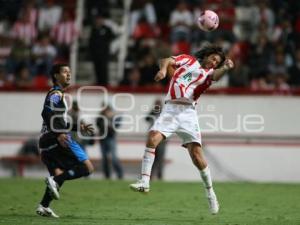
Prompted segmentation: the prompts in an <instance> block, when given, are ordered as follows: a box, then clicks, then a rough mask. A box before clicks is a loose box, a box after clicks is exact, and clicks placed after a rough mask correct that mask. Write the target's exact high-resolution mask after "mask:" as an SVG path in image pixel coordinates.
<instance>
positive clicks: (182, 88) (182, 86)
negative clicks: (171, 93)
mask: <svg viewBox="0 0 300 225" xmlns="http://www.w3.org/2000/svg"><path fill="white" fill-rule="evenodd" d="M179 88H180V96H181V97H184V93H185V91H184V85H183V84H180V85H179Z"/></svg>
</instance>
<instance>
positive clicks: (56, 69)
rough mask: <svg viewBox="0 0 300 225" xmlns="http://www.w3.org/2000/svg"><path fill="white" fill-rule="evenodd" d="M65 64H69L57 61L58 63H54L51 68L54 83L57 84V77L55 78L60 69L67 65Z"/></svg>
mask: <svg viewBox="0 0 300 225" xmlns="http://www.w3.org/2000/svg"><path fill="white" fill-rule="evenodd" d="M65 66H69V65H68V64H66V63H57V64H54V65H53V66H52V69H51V72H50V75H51V79H52V82H53V84H56V78H55V76H54V75H55V74H57V73H59V72H60V69H61V68H62V67H65Z"/></svg>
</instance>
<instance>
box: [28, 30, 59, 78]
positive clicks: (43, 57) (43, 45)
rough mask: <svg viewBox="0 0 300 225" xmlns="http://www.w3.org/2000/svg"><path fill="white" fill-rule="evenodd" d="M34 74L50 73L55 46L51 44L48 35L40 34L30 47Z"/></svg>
mask: <svg viewBox="0 0 300 225" xmlns="http://www.w3.org/2000/svg"><path fill="white" fill-rule="evenodd" d="M32 56H33V59H34V62H35V67H36V74H38V75H40V74H44V75H50V70H51V68H52V64H53V61H54V58H55V56H56V48H55V47H54V46H53V45H52V44H51V42H50V39H49V36H48V35H41V36H40V37H39V39H38V41H37V42H36V43H35V44H34V45H33V47H32Z"/></svg>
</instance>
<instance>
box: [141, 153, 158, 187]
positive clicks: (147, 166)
mask: <svg viewBox="0 0 300 225" xmlns="http://www.w3.org/2000/svg"><path fill="white" fill-rule="evenodd" d="M154 158H155V149H154V148H146V149H145V153H144V157H143V161H142V180H143V181H145V182H148V183H149V181H150V176H151V169H152V165H153V162H154Z"/></svg>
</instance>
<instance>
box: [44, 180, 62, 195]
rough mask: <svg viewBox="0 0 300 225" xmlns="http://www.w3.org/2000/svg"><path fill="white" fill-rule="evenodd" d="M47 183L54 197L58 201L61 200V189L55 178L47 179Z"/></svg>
mask: <svg viewBox="0 0 300 225" xmlns="http://www.w3.org/2000/svg"><path fill="white" fill-rule="evenodd" d="M45 182H46V184H47V186H48V188H49V189H50V191H51V194H52V197H53V198H54V199H56V200H57V199H59V192H58V188H59V187H58V184H57V183H56V182H55V180H53V177H47V178H46V181H45Z"/></svg>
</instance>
